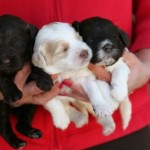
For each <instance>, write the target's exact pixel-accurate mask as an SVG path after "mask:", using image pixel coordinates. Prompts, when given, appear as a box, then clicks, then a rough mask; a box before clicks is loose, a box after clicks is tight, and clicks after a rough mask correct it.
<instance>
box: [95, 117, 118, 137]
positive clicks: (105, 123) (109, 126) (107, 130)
mask: <svg viewBox="0 0 150 150" xmlns="http://www.w3.org/2000/svg"><path fill="white" fill-rule="evenodd" d="M97 121H98V123H100V124H101V125H102V128H103V134H104V135H105V136H108V135H110V134H111V133H113V132H114V130H115V127H116V125H115V122H114V120H113V118H112V116H106V117H103V118H98V120H97Z"/></svg>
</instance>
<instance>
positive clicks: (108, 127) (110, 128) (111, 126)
mask: <svg viewBox="0 0 150 150" xmlns="http://www.w3.org/2000/svg"><path fill="white" fill-rule="evenodd" d="M115 128H116V126H115V124H109V125H106V126H104V127H103V135H105V136H108V135H110V134H112V133H113V132H114V130H115Z"/></svg>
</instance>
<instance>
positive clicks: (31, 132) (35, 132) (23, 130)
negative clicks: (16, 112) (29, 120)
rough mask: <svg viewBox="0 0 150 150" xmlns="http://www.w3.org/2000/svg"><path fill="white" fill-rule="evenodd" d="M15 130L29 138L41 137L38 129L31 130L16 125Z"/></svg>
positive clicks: (30, 128)
mask: <svg viewBox="0 0 150 150" xmlns="http://www.w3.org/2000/svg"><path fill="white" fill-rule="evenodd" d="M16 129H17V131H18V132H20V133H21V134H23V135H25V136H27V137H29V138H34V139H35V138H40V137H42V132H41V131H40V130H38V129H35V128H32V127H27V126H26V127H24V126H22V125H19V124H18V125H17V126H16Z"/></svg>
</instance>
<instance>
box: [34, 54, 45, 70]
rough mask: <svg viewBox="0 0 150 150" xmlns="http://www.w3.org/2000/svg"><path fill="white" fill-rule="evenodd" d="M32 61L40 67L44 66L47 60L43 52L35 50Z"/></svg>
mask: <svg viewBox="0 0 150 150" xmlns="http://www.w3.org/2000/svg"><path fill="white" fill-rule="evenodd" d="M32 63H33V65H34V66H37V67H39V68H44V67H45V66H46V60H45V58H44V56H43V54H42V53H41V52H35V53H34V54H33V55H32Z"/></svg>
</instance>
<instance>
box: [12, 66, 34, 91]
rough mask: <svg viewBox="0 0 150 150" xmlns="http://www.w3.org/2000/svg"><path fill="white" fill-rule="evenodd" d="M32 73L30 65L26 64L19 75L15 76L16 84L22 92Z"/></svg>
mask: <svg viewBox="0 0 150 150" xmlns="http://www.w3.org/2000/svg"><path fill="white" fill-rule="evenodd" d="M30 72H31V68H30V65H29V64H26V65H24V66H23V68H22V69H21V70H20V71H18V73H17V74H16V76H15V79H14V82H15V84H16V85H17V87H18V88H19V89H20V90H22V88H23V86H24V84H25V83H26V80H27V78H28V76H29V74H30Z"/></svg>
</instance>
